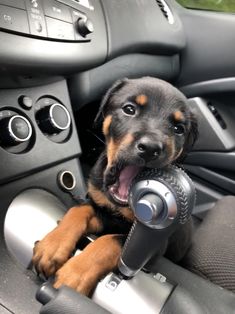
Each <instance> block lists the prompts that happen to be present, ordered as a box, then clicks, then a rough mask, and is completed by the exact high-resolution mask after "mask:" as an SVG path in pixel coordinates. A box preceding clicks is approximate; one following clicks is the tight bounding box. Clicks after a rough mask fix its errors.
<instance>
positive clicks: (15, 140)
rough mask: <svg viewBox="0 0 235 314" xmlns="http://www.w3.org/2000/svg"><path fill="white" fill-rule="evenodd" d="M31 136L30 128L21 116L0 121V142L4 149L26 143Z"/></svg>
mask: <svg viewBox="0 0 235 314" xmlns="http://www.w3.org/2000/svg"><path fill="white" fill-rule="evenodd" d="M31 136H32V126H31V124H30V122H29V121H28V119H26V118H25V117H23V116H21V115H17V114H16V115H13V116H9V117H5V118H3V119H2V120H1V121H0V141H1V144H3V145H4V146H6V147H9V146H14V145H18V144H20V143H24V142H27V141H29V140H30V138H31Z"/></svg>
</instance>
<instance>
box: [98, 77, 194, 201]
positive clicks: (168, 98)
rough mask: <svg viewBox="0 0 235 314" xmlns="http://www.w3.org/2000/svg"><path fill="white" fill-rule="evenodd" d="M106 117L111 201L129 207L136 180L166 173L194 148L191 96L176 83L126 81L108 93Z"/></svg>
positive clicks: (107, 181) (103, 110) (103, 111)
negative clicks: (143, 174)
mask: <svg viewBox="0 0 235 314" xmlns="http://www.w3.org/2000/svg"><path fill="white" fill-rule="evenodd" d="M101 115H102V116H103V133H104V135H105V138H106V150H107V168H106V170H105V173H104V187H105V190H106V193H107V194H108V197H109V198H110V199H111V200H112V201H114V202H116V203H118V204H119V205H126V203H127V196H128V188H129V186H130V183H131V181H132V179H133V178H134V177H135V176H136V174H137V173H138V172H139V171H140V170H141V169H142V168H143V167H149V168H161V167H165V166H167V165H168V164H170V163H172V162H173V161H175V160H176V159H178V158H179V157H180V156H181V155H182V154H183V153H184V152H185V151H186V150H188V149H189V146H191V145H192V144H193V143H194V141H195V139H196V134H197V124H196V121H195V119H194V117H193V114H192V112H191V110H190V108H189V106H188V104H187V99H186V98H185V96H184V95H183V94H182V93H181V92H180V91H179V90H177V89H176V88H174V87H173V86H172V85H171V84H169V83H167V82H165V81H162V80H159V79H156V78H150V77H144V78H141V79H133V80H128V79H123V80H121V81H118V82H116V83H115V84H114V85H113V86H112V87H111V88H110V89H109V90H108V92H107V93H106V95H105V97H104V99H103V102H102V104H101V107H100V111H99V113H98V115H97V119H98V118H99V117H100V116H101Z"/></svg>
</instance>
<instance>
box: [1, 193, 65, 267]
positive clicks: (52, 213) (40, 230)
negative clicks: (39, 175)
mask: <svg viewBox="0 0 235 314" xmlns="http://www.w3.org/2000/svg"><path fill="white" fill-rule="evenodd" d="M65 210H66V208H65V206H64V205H63V204H62V202H61V201H60V200H59V199H58V198H57V197H56V196H54V195H53V194H51V193H49V192H46V191H44V190H42V189H29V190H26V191H24V192H22V193H21V194H19V195H18V196H16V197H15V199H14V200H13V201H12V203H11V204H10V206H9V208H8V211H7V214H6V217H5V222H4V237H5V242H6V246H7V248H8V250H9V252H10V253H11V254H12V255H13V256H14V257H15V259H16V260H18V261H19V262H20V263H21V264H22V265H23V266H24V267H25V268H28V267H29V265H30V264H31V259H32V255H33V247H34V243H35V241H37V240H41V239H42V238H43V237H44V236H45V235H46V234H47V233H48V232H49V231H51V230H52V229H54V228H55V227H56V225H57V221H58V220H60V219H61V217H62V216H63V215H64V213H65Z"/></svg>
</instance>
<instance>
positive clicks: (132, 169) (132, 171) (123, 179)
mask: <svg viewBox="0 0 235 314" xmlns="http://www.w3.org/2000/svg"><path fill="white" fill-rule="evenodd" d="M139 171H140V167H138V166H127V167H125V168H124V169H123V170H122V171H121V173H120V176H119V186H118V194H119V196H120V197H121V198H122V199H127V198H128V191H129V187H130V184H131V182H132V180H133V179H134V178H135V177H136V175H137V174H138V172H139Z"/></svg>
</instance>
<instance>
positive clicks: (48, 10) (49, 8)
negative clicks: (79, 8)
mask: <svg viewBox="0 0 235 314" xmlns="http://www.w3.org/2000/svg"><path fill="white" fill-rule="evenodd" d="M43 7H44V12H45V15H46V16H49V17H53V18H54V19H58V20H61V21H64V22H68V23H72V16H71V14H70V10H69V7H67V6H66V5H64V4H61V3H59V2H57V1H54V0H44V1H43Z"/></svg>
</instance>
